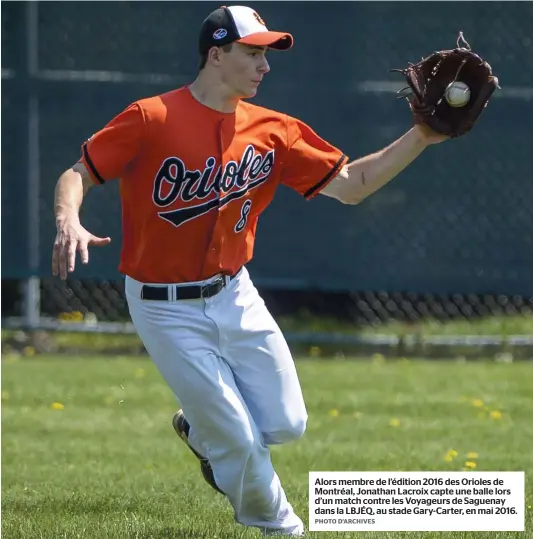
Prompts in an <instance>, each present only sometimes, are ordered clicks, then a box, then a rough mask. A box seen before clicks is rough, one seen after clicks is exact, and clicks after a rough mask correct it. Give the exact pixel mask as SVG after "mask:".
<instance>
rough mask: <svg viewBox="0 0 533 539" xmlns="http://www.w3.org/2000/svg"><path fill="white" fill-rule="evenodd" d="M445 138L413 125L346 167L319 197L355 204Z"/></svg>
mask: <svg viewBox="0 0 533 539" xmlns="http://www.w3.org/2000/svg"><path fill="white" fill-rule="evenodd" d="M445 138H446V137H443V136H441V135H438V134H436V133H434V132H433V131H431V130H430V129H429V128H426V127H423V126H419V125H416V126H414V127H413V128H412V129H410V130H409V131H407V133H405V134H404V135H403V136H401V137H400V138H399V139H397V140H395V141H394V142H393V143H392V144H390V145H389V146H387V147H386V148H383V149H382V150H380V151H378V152H375V153H373V154H370V155H366V156H364V157H361V158H360V159H357V160H355V161H352V162H351V163H348V164H346V165H345V166H344V167H343V168H342V169H341V170H340V172H339V173H338V174H337V175H336V176H335V177H334V178H333V179H332V180H331V181H330V182H329V183H327V185H326V186H325V187H324V188H323V189H322V190H321V191H320V194H322V195H326V196H329V197H331V198H335V199H337V200H339V201H341V202H342V203H344V204H359V203H360V202H362V201H363V200H364V199H365V198H367V197H368V196H370V195H371V194H372V193H375V192H376V191H377V190H378V189H381V187H383V186H385V185H386V184H387V183H389V182H390V181H391V180H392V179H394V178H395V177H396V176H397V175H398V174H399V173H400V172H402V171H403V170H404V169H405V168H406V167H407V166H408V165H409V164H410V163H412V162H413V161H414V160H415V159H416V158H417V157H418V156H419V155H420V154H421V153H422V152H423V151H424V150H425V149H426V148H427V147H428V146H429V145H431V144H436V143H438V142H441V141H443V140H445Z"/></svg>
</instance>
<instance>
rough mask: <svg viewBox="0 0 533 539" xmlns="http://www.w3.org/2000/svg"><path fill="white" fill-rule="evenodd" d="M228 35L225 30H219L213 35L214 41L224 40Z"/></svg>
mask: <svg viewBox="0 0 533 539" xmlns="http://www.w3.org/2000/svg"><path fill="white" fill-rule="evenodd" d="M227 35H228V31H227V30H226V29H225V28H219V29H218V30H216V31H215V32H214V33H213V38H214V39H224V38H225V37H226V36H227Z"/></svg>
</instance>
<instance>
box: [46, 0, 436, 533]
mask: <svg viewBox="0 0 533 539" xmlns="http://www.w3.org/2000/svg"><path fill="white" fill-rule="evenodd" d="M292 46H293V37H292V36H291V35H290V34H288V33H285V32H273V31H269V30H268V29H267V27H266V25H265V23H264V21H263V20H262V19H261V17H260V16H259V15H258V14H257V13H256V12H255V11H254V10H252V9H250V8H248V7H244V6H232V7H222V8H220V9H217V10H215V11H214V12H213V13H211V14H210V15H209V16H208V17H207V18H206V19H205V21H204V22H203V24H202V27H201V30H200V35H199V53H200V57H201V64H200V71H199V74H198V77H197V78H196V80H194V81H193V82H192V83H191V84H190V85H187V86H185V87H181V88H178V89H176V90H173V91H170V92H168V93H164V94H162V95H157V96H155V97H149V98H146V99H141V100H139V101H137V102H135V103H133V104H131V105H130V106H128V107H127V108H125V110H123V111H122V112H121V113H119V114H118V115H117V116H116V117H115V118H113V119H111V121H110V122H109V123H108V124H107V125H106V126H105V127H103V129H101V130H100V131H99V132H97V133H96V134H95V135H93V136H92V137H91V138H90V139H89V140H87V141H86V142H85V143H84V144H83V145H82V148H81V156H80V160H79V161H78V162H77V163H76V164H74V165H73V166H72V167H71V168H69V169H68V170H66V171H65V172H64V173H63V174H62V175H61V177H60V178H59V180H58V182H57V186H56V192H55V213H56V222H57V237H56V240H55V243H54V247H53V257H52V270H53V273H54V275H59V276H60V277H61V278H62V279H66V278H67V275H68V273H71V272H72V271H74V266H75V258H76V252H77V251H79V252H80V257H81V262H82V263H83V264H86V263H87V262H88V260H89V254H88V248H89V246H104V245H107V244H108V243H109V242H110V241H111V240H110V238H101V237H96V236H94V235H93V234H91V233H90V232H88V231H87V230H86V229H84V228H83V226H82V225H81V223H80V220H79V209H80V206H81V204H82V200H83V196H84V194H85V193H86V192H87V190H88V189H89V188H90V187H91V186H92V185H94V184H96V185H98V184H104V183H106V182H108V181H111V180H113V179H120V196H121V202H122V209H123V213H122V227H123V245H122V252H121V260H120V266H119V269H120V271H121V272H122V273H123V274H124V275H125V290H126V297H127V302H128V306H129V310H130V313H131V318H132V321H133V323H134V325H135V328H136V330H137V332H138V334H139V336H140V338H141V339H142V342H143V343H144V345H145V347H146V350H147V351H148V353H149V355H150V357H151V358H152V360H153V361H154V363H155V365H156V367H157V369H158V370H159V372H160V373H161V375H162V376H163V378H164V379H165V380H166V382H167V383H168V385H169V386H170V388H171V389H172V391H173V393H174V394H175V396H176V398H177V400H178V402H179V403H180V406H181V408H180V410H179V411H178V412H177V413H176V414H175V416H174V418H173V421H172V423H173V425H174V429H175V430H176V432H177V433H178V435H179V436H180V437H181V438H182V439H183V440H184V441H185V443H186V444H187V445H188V446H189V448H190V449H191V450H192V451H193V452H194V454H195V455H196V456H197V457H198V459H199V460H200V463H201V470H202V473H203V475H204V477H205V478H206V480H207V481H208V482H209V484H210V485H211V486H212V487H213V488H215V489H216V490H217V491H218V492H220V493H222V494H223V495H224V496H225V497H226V498H227V500H228V502H229V503H230V504H231V506H232V508H233V511H234V516H235V520H236V522H238V523H240V524H243V525H245V526H254V527H257V528H259V529H261V530H262V531H263V533H264V534H265V535H277V534H279V535H288V536H298V537H299V536H303V534H304V525H303V523H302V520H301V519H300V518H299V517H298V516H297V515H296V514H295V512H294V510H293V508H292V506H291V505H290V503H289V501H288V500H287V497H286V495H285V492H284V490H283V488H282V486H281V484H280V480H279V478H278V475H277V474H276V472H275V470H274V468H273V466H272V463H271V459H270V452H269V449H268V447H269V446H270V445H271V444H283V443H286V442H289V441H291V440H295V439H297V438H299V437H301V436H302V435H303V433H304V431H305V428H306V420H307V412H306V407H305V404H304V399H303V396H302V391H301V388H300V383H299V380H298V376H297V372H296V368H295V364H294V361H293V359H292V357H291V353H290V351H289V348H288V346H287V343H286V341H285V339H284V337H283V335H282V333H281V331H280V329H279V327H278V326H277V324H276V322H275V321H274V319H273V318H272V316H271V315H270V313H269V311H268V310H267V308H266V307H265V304H264V302H263V300H262V299H261V297H260V295H259V294H258V291H257V290H256V288H255V287H254V284H253V283H252V281H251V279H250V276H249V274H248V271H247V269H246V264H247V262H249V260H250V259H251V258H252V254H253V248H254V238H255V232H256V227H257V222H258V218H259V216H260V214H261V213H262V212H263V210H264V209H265V208H266V207H267V206H268V205H269V203H270V202H271V201H272V199H273V197H274V195H275V192H276V189H277V188H278V186H280V185H285V186H287V187H289V188H292V189H294V190H295V191H296V192H298V193H300V194H301V195H302V196H303V197H305V198H306V199H312V198H313V197H315V196H316V195H318V194H322V195H326V196H329V197H333V198H335V199H338V200H339V201H341V202H342V203H346V204H357V203H359V202H361V201H362V200H364V199H365V198H366V197H367V196H369V195H370V194H372V193H373V192H375V191H376V190H377V189H379V188H380V187H382V186H383V185H385V184H386V183H387V182H389V181H390V180H391V179H392V178H394V177H395V176H396V175H397V174H398V173H399V172H401V171H402V170H403V169H404V168H405V167H406V166H407V165H408V164H409V163H411V162H412V161H413V160H414V159H415V158H416V157H417V156H418V155H419V154H420V153H421V152H422V151H423V150H424V149H425V148H426V147H427V146H428V145H429V144H432V143H436V142H440V141H441V140H444V138H445V137H443V136H441V135H438V134H437V133H435V132H433V131H431V130H430V129H429V128H427V127H423V126H420V125H417V126H415V127H413V128H412V129H410V130H409V131H408V132H407V133H406V134H405V135H403V136H402V137H401V138H399V139H398V140H396V141H395V142H393V143H392V144H391V145H390V146H388V147H387V148H385V149H383V150H381V151H378V152H377V153H375V154H373V155H368V156H366V157H363V158H360V159H358V160H355V161H352V162H350V163H348V157H347V156H346V155H345V154H344V153H343V152H342V151H341V150H339V149H337V148H336V147H334V146H333V145H331V144H329V143H328V142H326V141H325V140H323V139H322V138H320V137H319V136H318V135H317V134H316V133H315V132H314V131H313V130H312V129H311V128H310V127H309V126H307V125H306V124H305V123H304V122H302V121H300V120H298V119H296V118H293V117H291V116H288V115H286V114H281V113H279V112H275V111H272V110H268V109H266V108H262V107H259V106H255V105H253V104H250V103H249V102H247V101H244V99H247V98H252V97H254V96H255V95H256V92H257V89H258V87H259V86H260V84H261V81H262V80H263V77H265V76H266V75H267V73H268V72H269V71H270V67H269V64H268V62H267V59H266V56H265V53H266V52H267V50H269V49H275V50H287V49H290V48H291V47H292ZM342 121H343V120H342V118H339V122H342Z"/></svg>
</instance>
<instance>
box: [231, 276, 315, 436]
mask: <svg viewBox="0 0 533 539" xmlns="http://www.w3.org/2000/svg"><path fill="white" fill-rule="evenodd" d="M228 293H229V294H233V295H234V296H235V297H234V298H230V301H236V302H237V304H238V305H239V306H240V312H239V313H237V319H235V320H233V321H232V320H231V319H228V324H227V326H228V327H227V332H228V340H227V343H225V344H224V348H223V351H224V353H225V357H226V358H227V360H228V362H229V363H230V365H231V367H232V369H233V372H234V376H235V379H236V383H237V387H238V388H239V390H240V392H241V394H242V395H243V398H244V400H245V402H246V404H247V406H248V408H249V410H250V412H251V414H252V417H253V418H254V421H255V422H256V423H257V425H258V427H259V429H260V430H261V433H262V435H263V438H264V440H265V443H266V444H268V445H272V444H282V443H285V442H289V441H291V440H295V439H297V438H299V437H301V436H302V435H303V433H304V431H305V428H306V423H307V411H306V407H305V403H304V398H303V394H302V390H301V386H300V381H299V379H298V374H297V371H296V367H295V364H294V360H293V358H292V354H291V352H290V350H289V347H288V345H287V342H286V340H285V337H284V336H283V334H282V332H281V330H280V328H279V326H278V324H277V323H276V321H275V320H274V318H273V317H272V315H271V314H270V312H269V311H268V309H267V307H266V306H265V303H264V301H263V299H262V298H261V297H260V296H259V293H258V291H257V289H256V288H255V286H254V285H253V283H252V281H251V279H250V278H249V275H248V273H247V272H244V273H243V275H242V277H241V278H240V279H239V282H238V283H237V284H236V286H235V287H230V288H229V289H228Z"/></svg>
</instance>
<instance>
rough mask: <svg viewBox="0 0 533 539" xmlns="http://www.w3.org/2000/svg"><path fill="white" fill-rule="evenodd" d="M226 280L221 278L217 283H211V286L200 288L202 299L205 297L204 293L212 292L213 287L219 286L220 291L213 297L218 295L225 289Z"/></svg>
mask: <svg viewBox="0 0 533 539" xmlns="http://www.w3.org/2000/svg"><path fill="white" fill-rule="evenodd" d="M224 284H225V282H224V278H223V277H219V278H218V279H217V280H216V281H213V282H212V283H209V284H206V285H202V286H200V297H201V298H202V299H203V298H204V297H206V296H204V293H205V292H207V291H208V290H210V289H211V288H212V287H215V286H218V287H219V288H218V290H217V291H216V292H215V293H214V294H212V295H213V296H214V295H216V294H218V293H219V292H220V291H221V290H222V289H223V288H224ZM207 297H211V295H209V296H207Z"/></svg>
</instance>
